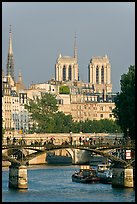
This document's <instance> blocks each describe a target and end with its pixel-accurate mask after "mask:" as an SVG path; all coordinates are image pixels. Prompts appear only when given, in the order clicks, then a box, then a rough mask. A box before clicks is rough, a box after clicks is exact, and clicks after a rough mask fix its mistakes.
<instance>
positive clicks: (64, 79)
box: [63, 65, 66, 81]
mask: <svg viewBox="0 0 137 204" xmlns="http://www.w3.org/2000/svg"><path fill="white" fill-rule="evenodd" d="M63 81H66V66H65V65H64V66H63Z"/></svg>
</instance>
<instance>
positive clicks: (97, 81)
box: [96, 65, 99, 84]
mask: <svg viewBox="0 0 137 204" xmlns="http://www.w3.org/2000/svg"><path fill="white" fill-rule="evenodd" d="M96 83H97V84H98V83H99V67H98V65H97V67H96Z"/></svg>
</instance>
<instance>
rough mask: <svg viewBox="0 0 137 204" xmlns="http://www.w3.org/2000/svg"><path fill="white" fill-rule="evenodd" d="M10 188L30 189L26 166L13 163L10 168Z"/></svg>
mask: <svg viewBox="0 0 137 204" xmlns="http://www.w3.org/2000/svg"><path fill="white" fill-rule="evenodd" d="M9 188H17V189H27V188H28V176H27V167H26V166H25V165H23V164H18V163H11V165H10V166H9Z"/></svg>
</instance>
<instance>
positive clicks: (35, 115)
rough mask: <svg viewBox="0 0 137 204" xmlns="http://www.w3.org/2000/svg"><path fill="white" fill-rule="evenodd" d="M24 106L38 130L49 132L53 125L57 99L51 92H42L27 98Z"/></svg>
mask: <svg viewBox="0 0 137 204" xmlns="http://www.w3.org/2000/svg"><path fill="white" fill-rule="evenodd" d="M25 108H26V109H27V110H28V111H29V112H30V114H31V119H32V121H33V122H34V124H35V125H36V126H37V131H38V132H51V131H52V127H53V126H54V119H53V115H54V113H56V111H57V110H58V106H57V100H56V98H55V96H54V95H53V94H50V93H42V94H41V97H38V96H37V97H36V98H33V99H30V100H29V103H28V104H26V105H25Z"/></svg>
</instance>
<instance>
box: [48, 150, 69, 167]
mask: <svg viewBox="0 0 137 204" xmlns="http://www.w3.org/2000/svg"><path fill="white" fill-rule="evenodd" d="M46 162H47V164H58V165H59V164H62V165H71V164H72V157H71V156H69V155H66V156H61V155H55V154H54V153H48V154H47V156H46Z"/></svg>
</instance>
